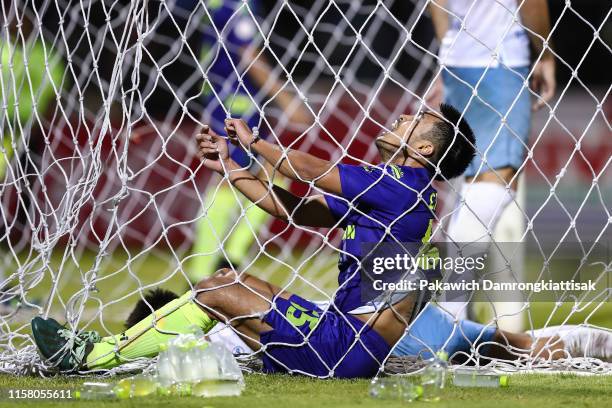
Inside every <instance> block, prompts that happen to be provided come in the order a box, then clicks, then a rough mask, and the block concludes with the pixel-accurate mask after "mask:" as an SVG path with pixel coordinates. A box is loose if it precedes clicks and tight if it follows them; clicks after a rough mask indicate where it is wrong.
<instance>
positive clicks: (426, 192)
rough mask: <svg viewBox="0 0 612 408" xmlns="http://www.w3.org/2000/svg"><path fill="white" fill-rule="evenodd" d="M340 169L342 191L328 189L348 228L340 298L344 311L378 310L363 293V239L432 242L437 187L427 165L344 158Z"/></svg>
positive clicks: (337, 214) (365, 241)
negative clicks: (359, 163)
mask: <svg viewBox="0 0 612 408" xmlns="http://www.w3.org/2000/svg"><path fill="white" fill-rule="evenodd" d="M338 169H339V171H340V183H341V186H342V197H335V196H331V195H325V200H326V201H327V205H328V206H329V208H330V210H331V212H332V214H333V216H334V217H335V218H336V219H337V220H338V221H340V224H339V225H340V226H341V227H342V228H344V235H343V237H342V243H341V246H340V249H341V254H340V259H339V261H338V269H339V275H338V284H339V286H340V287H339V289H338V290H337V291H336V295H335V298H334V303H335V305H336V307H337V308H338V309H339V310H340V311H341V312H344V313H351V312H352V313H367V312H372V311H373V308H372V306H371V305H365V304H364V302H363V301H362V298H361V288H360V283H361V277H360V271H359V262H360V261H361V259H362V255H363V254H362V244H368V243H369V244H375V243H379V242H428V241H429V238H430V236H429V235H430V234H431V223H432V222H433V217H434V213H433V211H434V210H435V205H436V191H435V189H434V188H433V187H432V176H431V174H430V173H429V171H428V170H427V169H425V168H415V167H407V166H398V165H387V166H386V168H385V166H384V165H379V166H368V167H363V166H352V165H346V164H340V165H338ZM388 227H389V228H390V231H389V232H387V228H388ZM364 306H365V307H364Z"/></svg>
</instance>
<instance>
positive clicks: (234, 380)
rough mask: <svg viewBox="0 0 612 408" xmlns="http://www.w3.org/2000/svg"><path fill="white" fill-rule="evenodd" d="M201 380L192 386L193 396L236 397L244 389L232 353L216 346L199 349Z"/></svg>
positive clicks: (238, 368)
mask: <svg viewBox="0 0 612 408" xmlns="http://www.w3.org/2000/svg"><path fill="white" fill-rule="evenodd" d="M201 361H202V364H203V366H202V367H203V371H202V374H203V375H202V378H201V379H200V381H198V382H197V383H195V384H194V385H193V395H196V396H200V397H226V396H238V395H240V394H241V393H242V390H243V389H244V377H243V376H242V372H241V370H240V367H239V366H238V364H237V363H236V360H235V359H234V356H233V355H232V353H231V352H230V351H229V350H227V349H226V348H225V347H223V346H220V345H218V344H210V345H209V346H208V347H206V348H203V349H201Z"/></svg>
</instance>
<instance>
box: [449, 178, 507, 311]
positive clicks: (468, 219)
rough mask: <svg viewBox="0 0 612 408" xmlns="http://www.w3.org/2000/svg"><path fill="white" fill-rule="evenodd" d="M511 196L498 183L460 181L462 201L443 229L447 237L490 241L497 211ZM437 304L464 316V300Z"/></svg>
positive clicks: (453, 239)
mask: <svg viewBox="0 0 612 408" xmlns="http://www.w3.org/2000/svg"><path fill="white" fill-rule="evenodd" d="M514 196H515V193H514V191H513V190H511V189H506V187H505V186H503V185H501V184H499V183H492V182H484V181H479V182H469V183H468V182H465V183H463V185H462V187H461V198H463V199H464V200H465V203H461V201H459V204H458V205H457V207H456V208H455V212H454V213H453V216H452V218H451V222H450V225H449V227H448V230H447V234H448V237H447V238H448V240H449V241H450V242H457V243H469V242H484V243H486V242H490V241H491V235H492V234H493V231H494V230H495V226H496V225H497V222H498V221H499V218H500V216H501V214H502V213H503V211H504V209H505V208H506V207H507V206H508V205H509V204H510V203H511V202H512V201H513V200H514ZM449 245H452V244H449ZM440 306H442V307H443V308H444V309H445V310H447V311H448V312H449V313H450V314H452V315H453V316H454V317H456V318H458V319H466V318H467V311H468V304H467V301H461V300H460V299H457V300H456V301H453V302H440Z"/></svg>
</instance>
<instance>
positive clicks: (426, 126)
mask: <svg viewBox="0 0 612 408" xmlns="http://www.w3.org/2000/svg"><path fill="white" fill-rule="evenodd" d="M438 120H440V119H439V118H438V116H437V115H435V114H434V113H432V112H424V113H420V114H417V115H400V116H399V118H397V120H396V121H395V122H393V124H392V125H391V128H390V129H389V131H385V132H383V133H382V134H381V135H380V136H378V137H377V138H376V146H377V147H378V149H379V150H385V151H390V150H393V151H395V150H397V149H399V148H401V147H403V146H406V145H408V146H410V145H411V144H412V143H414V142H415V141H417V140H419V139H420V136H421V135H422V134H424V133H427V132H429V130H430V128H431V126H433V124H434V123H435V122H437V121H438Z"/></svg>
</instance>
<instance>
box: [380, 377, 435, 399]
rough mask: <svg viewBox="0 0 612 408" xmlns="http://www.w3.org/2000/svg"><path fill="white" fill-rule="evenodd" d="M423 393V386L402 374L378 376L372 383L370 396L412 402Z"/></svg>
mask: <svg viewBox="0 0 612 408" xmlns="http://www.w3.org/2000/svg"><path fill="white" fill-rule="evenodd" d="M421 395H423V387H421V386H420V385H416V384H413V383H412V382H410V381H409V380H407V379H406V378H403V377H400V376H393V377H377V378H374V379H373V380H372V382H371V383H370V397H372V398H376V399H381V400H402V401H405V402H412V401H414V400H416V399H418V398H420V397H421Z"/></svg>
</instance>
